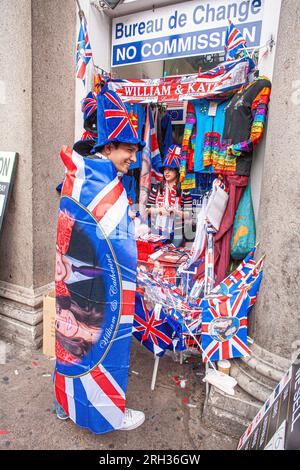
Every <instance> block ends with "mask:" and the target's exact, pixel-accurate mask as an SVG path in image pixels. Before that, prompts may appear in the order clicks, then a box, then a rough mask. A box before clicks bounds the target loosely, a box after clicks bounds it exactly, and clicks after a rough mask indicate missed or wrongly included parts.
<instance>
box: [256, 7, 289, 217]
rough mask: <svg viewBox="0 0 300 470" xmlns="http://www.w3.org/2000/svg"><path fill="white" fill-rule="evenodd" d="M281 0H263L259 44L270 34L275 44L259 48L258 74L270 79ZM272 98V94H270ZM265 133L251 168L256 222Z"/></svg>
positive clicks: (271, 76)
mask: <svg viewBox="0 0 300 470" xmlns="http://www.w3.org/2000/svg"><path fill="white" fill-rule="evenodd" d="M281 1H282V0H265V2H266V4H265V8H264V18H263V29H262V40H261V44H266V43H267V41H268V40H269V39H270V37H271V35H272V36H273V38H274V40H275V46H274V47H273V49H272V52H269V53H267V54H266V55H264V53H265V52H266V49H261V50H260V57H259V70H260V75H265V76H267V77H268V78H269V79H270V80H271V81H272V78H273V71H274V62H275V56H276V46H277V44H276V42H277V33H278V26H279V18H280V9H281ZM271 100H272V94H271ZM266 135H267V129H266V132H265V133H264V137H263V140H262V142H261V143H260V144H259V146H258V147H257V150H256V151H254V155H253V163H252V168H251V191H252V199H253V207H254V213H255V219H256V222H257V220H258V214H259V204H260V194H261V188H262V184H263V168H264V156H265V147H266Z"/></svg>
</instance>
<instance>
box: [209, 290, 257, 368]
mask: <svg viewBox="0 0 300 470" xmlns="http://www.w3.org/2000/svg"><path fill="white" fill-rule="evenodd" d="M248 306H249V298H248V296H247V291H246V289H241V290H240V291H237V293H236V294H235V295H233V296H231V297H229V298H223V299H222V298H220V299H208V300H206V299H204V300H202V302H201V307H202V328H201V332H202V347H203V350H204V353H203V356H202V357H203V361H204V362H207V361H208V359H207V357H208V358H209V359H210V360H211V361H219V360H221V359H232V358H234V357H248V356H250V350H249V348H248V343H247V325H248V319H247V314H248Z"/></svg>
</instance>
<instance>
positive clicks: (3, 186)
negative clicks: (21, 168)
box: [0, 151, 17, 231]
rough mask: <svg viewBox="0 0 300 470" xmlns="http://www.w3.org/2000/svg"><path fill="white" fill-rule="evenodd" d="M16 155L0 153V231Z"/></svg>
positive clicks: (14, 168) (12, 177) (14, 169)
mask: <svg viewBox="0 0 300 470" xmlns="http://www.w3.org/2000/svg"><path fill="white" fill-rule="evenodd" d="M16 162H17V154H16V153H14V152H1V151H0V231H1V228H2V223H3V219H4V215H5V210H6V208H7V205H8V201H9V197H10V193H11V188H12V184H13V180H14V176H15V171H16Z"/></svg>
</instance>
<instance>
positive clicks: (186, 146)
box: [180, 102, 197, 183]
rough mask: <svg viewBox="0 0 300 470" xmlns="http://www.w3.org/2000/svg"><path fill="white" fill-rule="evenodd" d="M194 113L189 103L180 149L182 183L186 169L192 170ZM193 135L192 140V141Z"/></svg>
mask: <svg viewBox="0 0 300 470" xmlns="http://www.w3.org/2000/svg"><path fill="white" fill-rule="evenodd" d="M196 132H197V130H196V113H195V108H194V106H193V104H192V103H191V102H189V103H188V106H187V114H186V122H185V126H184V132H183V138H182V149H181V164H180V182H181V183H182V182H183V181H184V178H185V175H186V171H187V167H188V168H189V169H192V170H193V169H194V150H195V137H196ZM193 134H194V139H193Z"/></svg>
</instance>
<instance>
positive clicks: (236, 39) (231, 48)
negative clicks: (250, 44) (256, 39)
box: [225, 20, 246, 60]
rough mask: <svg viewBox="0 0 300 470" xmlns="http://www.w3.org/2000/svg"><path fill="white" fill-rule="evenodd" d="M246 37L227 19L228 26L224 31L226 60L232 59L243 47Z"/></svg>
mask: <svg viewBox="0 0 300 470" xmlns="http://www.w3.org/2000/svg"><path fill="white" fill-rule="evenodd" d="M245 44H246V39H245V38H244V37H243V35H242V33H241V32H240V30H239V29H238V28H237V27H236V26H235V25H234V24H233V23H232V22H231V21H230V20H229V26H228V28H227V33H226V46H225V51H226V60H234V58H235V56H236V54H237V53H238V52H239V50H240V49H244V48H245Z"/></svg>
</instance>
